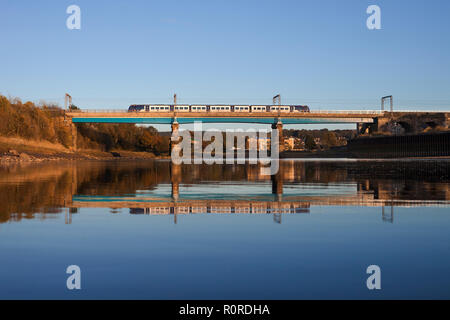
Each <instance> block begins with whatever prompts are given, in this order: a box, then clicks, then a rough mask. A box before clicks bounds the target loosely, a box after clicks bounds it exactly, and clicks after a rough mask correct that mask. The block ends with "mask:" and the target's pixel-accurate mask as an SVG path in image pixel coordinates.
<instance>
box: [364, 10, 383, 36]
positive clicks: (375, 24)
mask: <svg viewBox="0 0 450 320" xmlns="http://www.w3.org/2000/svg"><path fill="white" fill-rule="evenodd" d="M366 13H367V14H370V16H369V17H368V18H367V21H366V26H367V29H369V30H380V29H381V9H380V7H379V6H377V5H375V4H373V5H370V6H368V7H367V10H366Z"/></svg>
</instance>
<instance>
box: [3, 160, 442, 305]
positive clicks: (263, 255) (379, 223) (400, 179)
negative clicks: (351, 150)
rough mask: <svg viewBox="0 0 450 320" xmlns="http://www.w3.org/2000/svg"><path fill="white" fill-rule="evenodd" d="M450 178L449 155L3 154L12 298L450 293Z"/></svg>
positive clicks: (6, 280)
mask: <svg viewBox="0 0 450 320" xmlns="http://www.w3.org/2000/svg"><path fill="white" fill-rule="evenodd" d="M449 182H450V161H448V160H404V161H394V160H392V161H353V160H345V159H340V160H333V159H331V160H320V161H319V160H314V159H312V160H308V161H302V160H285V161H281V162H280V171H279V173H278V174H277V175H276V176H273V177H270V176H265V175H262V174H261V170H260V167H258V166H256V165H183V166H174V165H172V164H171V163H170V161H164V160H155V161H133V162H131V161H130V162H127V161H104V162H102V161H73V162H52V163H50V162H49V163H46V164H39V165H28V166H16V167H7V168H1V169H0V203H1V208H0V262H1V263H0V299H30V298H32V299H35V298H37V299H54V298H56V299H93V298H102V299H393V298H396V299H416V298H425V299H431V298H437V299H441V298H444V299H449V298H450V277H449V270H450V210H449V208H450V184H449ZM70 265H76V266H79V268H80V270H81V290H68V288H67V286H66V280H67V278H68V277H69V276H70V274H67V273H66V269H67V267H68V266H70ZM370 265H377V266H379V268H380V270H381V289H380V290H369V289H368V287H367V283H366V281H367V278H368V277H369V276H370V274H368V273H367V267H368V266H370Z"/></svg>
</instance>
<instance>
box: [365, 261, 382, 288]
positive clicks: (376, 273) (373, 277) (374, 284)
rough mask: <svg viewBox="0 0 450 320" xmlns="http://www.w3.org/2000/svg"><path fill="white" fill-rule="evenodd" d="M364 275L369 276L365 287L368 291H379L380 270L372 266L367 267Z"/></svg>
mask: <svg viewBox="0 0 450 320" xmlns="http://www.w3.org/2000/svg"><path fill="white" fill-rule="evenodd" d="M366 273H367V274H370V276H369V277H368V278H367V281H366V286H367V289H369V290H374V289H376V290H381V269H380V267H379V266H377V265H375V264H373V265H370V266H368V267H367V269H366Z"/></svg>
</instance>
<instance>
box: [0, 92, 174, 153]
mask: <svg viewBox="0 0 450 320" xmlns="http://www.w3.org/2000/svg"><path fill="white" fill-rule="evenodd" d="M72 108H76V107H75V106H72ZM76 126H77V132H78V136H77V146H78V148H81V149H94V150H100V151H111V150H127V151H145V152H153V153H155V154H156V155H162V154H167V153H168V152H169V143H170V137H169V136H166V135H160V134H159V133H158V131H157V130H156V129H155V128H153V127H141V126H137V125H135V124H86V123H84V124H76ZM0 135H1V136H5V137H20V138H24V139H33V140H45V141H49V142H52V143H58V144H61V145H63V146H65V147H67V148H70V147H72V143H73V142H72V133H71V127H70V121H69V120H66V119H65V118H64V110H62V109H61V108H60V107H59V106H57V105H54V104H46V103H41V104H40V105H35V104H34V103H32V102H25V103H23V102H22V101H21V100H20V99H17V98H14V99H8V98H6V97H4V96H1V95H0Z"/></svg>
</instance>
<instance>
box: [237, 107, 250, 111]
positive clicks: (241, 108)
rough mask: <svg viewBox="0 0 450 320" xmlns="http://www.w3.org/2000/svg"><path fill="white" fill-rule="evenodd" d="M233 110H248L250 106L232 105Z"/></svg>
mask: <svg viewBox="0 0 450 320" xmlns="http://www.w3.org/2000/svg"><path fill="white" fill-rule="evenodd" d="M233 109H234V112H250V106H234V108H233Z"/></svg>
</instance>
